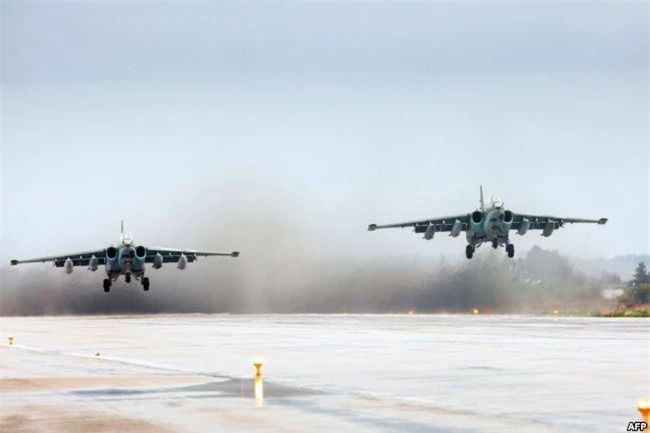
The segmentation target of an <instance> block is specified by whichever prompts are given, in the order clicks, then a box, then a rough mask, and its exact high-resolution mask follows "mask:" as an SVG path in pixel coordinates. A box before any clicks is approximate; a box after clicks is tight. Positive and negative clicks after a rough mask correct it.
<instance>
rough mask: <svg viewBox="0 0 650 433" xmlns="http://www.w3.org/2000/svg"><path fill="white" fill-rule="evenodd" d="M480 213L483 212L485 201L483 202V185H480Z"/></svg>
mask: <svg viewBox="0 0 650 433" xmlns="http://www.w3.org/2000/svg"><path fill="white" fill-rule="evenodd" d="M480 203H481V212H485V201H484V200H483V185H481V201H480Z"/></svg>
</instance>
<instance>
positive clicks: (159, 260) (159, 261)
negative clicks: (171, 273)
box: [153, 253, 163, 269]
mask: <svg viewBox="0 0 650 433" xmlns="http://www.w3.org/2000/svg"><path fill="white" fill-rule="evenodd" d="M162 265H163V256H162V254H160V253H156V256H155V257H154V258H153V268H154V269H160V268H162Z"/></svg>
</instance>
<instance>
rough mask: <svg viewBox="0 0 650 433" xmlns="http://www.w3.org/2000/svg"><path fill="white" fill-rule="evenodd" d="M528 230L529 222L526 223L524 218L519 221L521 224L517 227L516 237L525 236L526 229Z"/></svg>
mask: <svg viewBox="0 0 650 433" xmlns="http://www.w3.org/2000/svg"><path fill="white" fill-rule="evenodd" d="M529 228H530V221H528V220H527V219H526V218H524V219H523V220H521V224H520V225H519V230H517V234H518V235H521V236H523V235H525V234H526V232H527V231H528V229H529Z"/></svg>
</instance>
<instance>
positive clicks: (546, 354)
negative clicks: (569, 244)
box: [0, 315, 650, 433]
mask: <svg viewBox="0 0 650 433" xmlns="http://www.w3.org/2000/svg"><path fill="white" fill-rule="evenodd" d="M10 336H11V337H13V345H11V346H10V345H9V342H8V338H9V337H10ZM649 337H650V322H649V321H648V320H647V319H604V318H593V319H592V318H567V317H557V318H555V317H534V316H482V315H479V316H457V315H413V316H407V315H291V316H282V315H239V316H230V315H151V316H84V317H78V316H76V317H75V316H66V317H29V318H13V317H3V318H0V341H1V346H0V355H1V356H0V384H1V394H0V431H2V432H74V431H78V432H86V431H93V432H121V431H130V432H377V431H382V432H413V433H415V432H541V433H544V432H584V431H589V432H615V431H625V429H626V427H627V423H628V421H632V420H638V419H639V415H638V413H637V411H636V402H637V400H638V399H639V398H641V397H646V396H649V395H650V377H649V355H650V352H649V350H650V347H649ZM260 358H262V359H263V361H264V366H263V368H262V373H263V399H261V398H257V399H256V398H255V396H254V368H253V366H252V361H253V359H260ZM258 397H259V396H258Z"/></svg>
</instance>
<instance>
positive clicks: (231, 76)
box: [1, 1, 650, 263]
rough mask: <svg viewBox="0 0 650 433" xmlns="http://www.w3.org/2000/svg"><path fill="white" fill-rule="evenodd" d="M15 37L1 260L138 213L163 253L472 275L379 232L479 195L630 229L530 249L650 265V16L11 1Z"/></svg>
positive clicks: (9, 42)
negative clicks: (418, 266)
mask: <svg viewBox="0 0 650 433" xmlns="http://www.w3.org/2000/svg"><path fill="white" fill-rule="evenodd" d="M1 24H2V25H1V28H2V261H3V263H6V261H7V260H9V259H10V258H25V257H31V256H39V255H44V254H51V253H64V252H68V251H78V250H88V249H95V248H101V247H105V246H107V245H108V244H109V243H111V242H113V243H114V242H116V241H117V236H118V234H119V221H120V219H122V218H124V219H125V220H126V221H127V226H128V227H129V228H130V229H131V230H133V231H134V234H135V237H136V242H138V243H144V244H146V245H166V246H178V247H185V248H189V247H201V248H211V249H217V250H220V249H222V250H230V249H242V245H241V244H240V243H239V242H238V237H239V236H241V237H242V238H244V237H246V236H247V235H248V236H251V235H250V233H264V232H265V231H267V230H268V231H270V232H272V233H276V234H277V236H275V237H274V236H272V235H270V237H269V238H268V239H270V241H269V242H266V243H264V248H268V249H272V250H275V251H276V253H277V250H282V249H283V248H289V247H291V248H298V250H300V249H301V248H303V247H304V251H311V250H314V249H317V250H318V251H319V252H320V253H321V254H341V255H347V256H350V257H355V256H370V255H375V256H383V255H389V254H401V255H406V256H410V255H412V256H413V257H424V258H429V257H430V258H431V259H434V258H438V257H439V256H440V255H441V254H445V255H446V256H447V257H452V258H459V259H460V258H463V257H464V246H465V241H464V238H459V239H450V238H449V237H446V236H439V237H436V238H435V239H434V240H433V241H431V242H426V241H424V240H422V239H421V236H420V235H416V234H414V233H412V232H410V231H407V230H399V229H396V230H394V231H378V232H374V233H368V232H367V231H366V227H367V224H368V223H371V222H376V223H387V222H398V221H403V220H406V221H408V220H412V219H417V218H426V217H433V216H438V215H449V214H455V213H465V212H469V211H472V210H473V209H474V208H475V207H476V206H477V205H478V189H479V185H481V184H482V185H484V188H485V189H486V194H487V195H488V196H489V195H490V194H492V193H496V194H498V195H500V196H501V197H502V198H503V200H504V201H505V203H506V207H508V208H510V209H512V210H513V211H514V213H517V212H526V213H534V212H540V213H550V214H557V215H559V216H568V217H570V216H575V217H608V218H609V219H610V220H609V223H608V224H607V225H606V226H604V227H601V226H569V227H567V228H564V229H563V230H561V231H558V232H556V233H555V234H554V235H553V236H552V237H551V238H548V239H547V238H542V237H541V236H539V234H538V233H529V234H528V235H526V236H525V237H523V238H520V237H518V236H515V237H514V242H515V244H516V245H517V248H518V251H519V252H523V251H525V250H527V249H529V248H530V247H531V246H532V245H534V244H539V245H541V246H542V247H544V248H552V249H558V250H560V251H562V252H563V253H566V254H568V255H573V256H579V257H593V256H609V255H617V254H624V253H632V252H643V253H647V252H648V251H649V250H650V248H649V245H648V243H649V240H648V236H649V222H648V221H649V210H648V209H649V203H648V200H649V199H648V197H649V186H648V184H649V179H648V176H649V155H648V153H649V132H648V115H649V112H648V100H649V97H650V94H649V85H648V36H649V35H648V3H647V2H636V3H635V2H618V1H617V2H598V3H595V2H594V3H589V2H579V3H578V2H576V3H565V2H535V3H513V2H503V3H469V2H464V3H411V4H403V3H385V2H384V3H380V2H377V3H358V4H353V5H346V4H340V3H336V4H314V3H307V4H306V3H270V4H268V3H264V4H260V3H248V4H244V3H236V2H235V3H228V4H208V3H198V2H197V3H191V2H166V3H157V2H62V3H57V2H29V1H3V2H2V23H1ZM218 227H228V229H227V233H224V232H223V231H220V230H219V229H218ZM213 229H214V230H215V231H216V233H219V234H220V235H223V236H222V237H220V236H205V231H206V230H213ZM278 231H279V232H278ZM255 236H258V235H257V234H255ZM285 237H291V238H292V239H293V241H292V243H286V242H282V239H283V238H285ZM244 245H245V244H244ZM260 248H261V247H260ZM245 253H247V252H246V251H243V250H242V258H243V257H244V254H245ZM248 253H249V254H250V251H248ZM265 253H266V251H256V252H255V253H254V254H255V256H254V257H256V259H258V260H263V257H264V254H265ZM504 254H505V253H504ZM463 260H464V259H463Z"/></svg>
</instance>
